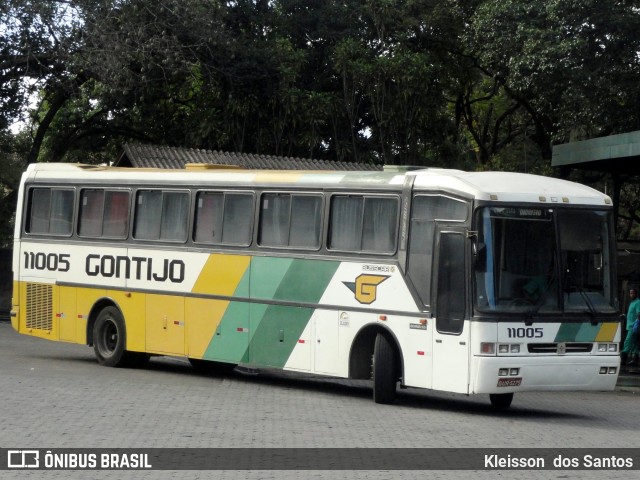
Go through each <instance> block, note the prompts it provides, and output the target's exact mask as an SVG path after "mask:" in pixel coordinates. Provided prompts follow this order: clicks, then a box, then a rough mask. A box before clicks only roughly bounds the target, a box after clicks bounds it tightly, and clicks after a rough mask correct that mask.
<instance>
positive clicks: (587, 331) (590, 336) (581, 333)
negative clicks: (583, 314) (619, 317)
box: [575, 323, 601, 342]
mask: <svg viewBox="0 0 640 480" xmlns="http://www.w3.org/2000/svg"><path fill="white" fill-rule="evenodd" d="M600 327H601V325H591V324H590V323H583V324H581V325H580V329H579V330H578V333H577V334H576V339H575V341H576V342H593V341H595V339H596V337H597V336H598V332H600Z"/></svg>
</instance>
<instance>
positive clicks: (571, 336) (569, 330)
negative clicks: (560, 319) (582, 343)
mask: <svg viewBox="0 0 640 480" xmlns="http://www.w3.org/2000/svg"><path fill="white" fill-rule="evenodd" d="M581 326H582V324H580V323H563V324H562V325H560V329H559V330H558V333H557V335H556V338H555V340H554V342H575V339H576V337H577V335H578V331H579V330H580V327H581Z"/></svg>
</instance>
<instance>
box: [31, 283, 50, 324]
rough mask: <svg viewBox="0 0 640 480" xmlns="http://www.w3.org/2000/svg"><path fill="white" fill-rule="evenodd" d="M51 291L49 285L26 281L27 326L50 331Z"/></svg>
mask: <svg viewBox="0 0 640 480" xmlns="http://www.w3.org/2000/svg"><path fill="white" fill-rule="evenodd" d="M52 291H53V288H52V287H51V285H42V284H40V283H27V328H33V329H36V330H47V331H51V321H52V315H53V305H52Z"/></svg>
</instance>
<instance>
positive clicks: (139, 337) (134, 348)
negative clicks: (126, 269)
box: [107, 290, 148, 352]
mask: <svg viewBox="0 0 640 480" xmlns="http://www.w3.org/2000/svg"><path fill="white" fill-rule="evenodd" d="M107 297H108V298H110V299H111V300H113V301H114V302H115V304H116V306H118V308H120V311H121V312H122V315H123V316H124V322H125V327H126V331H127V347H126V348H127V350H129V351H131V352H146V351H147V345H146V325H145V323H146V322H145V320H146V306H147V297H148V296H147V295H146V294H144V293H137V292H133V293H131V292H127V291H121V290H109V291H108V292H107Z"/></svg>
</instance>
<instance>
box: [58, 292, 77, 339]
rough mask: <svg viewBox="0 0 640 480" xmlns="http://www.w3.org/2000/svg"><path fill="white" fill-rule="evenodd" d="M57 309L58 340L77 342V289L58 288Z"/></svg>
mask: <svg viewBox="0 0 640 480" xmlns="http://www.w3.org/2000/svg"><path fill="white" fill-rule="evenodd" d="M57 290H58V301H57V308H55V307H54V308H55V312H56V317H57V318H58V328H59V330H60V340H62V341H65V342H77V341H78V337H77V325H76V324H77V320H78V314H77V311H76V308H77V295H76V294H77V288H76V287H59V288H58V289H57Z"/></svg>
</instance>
